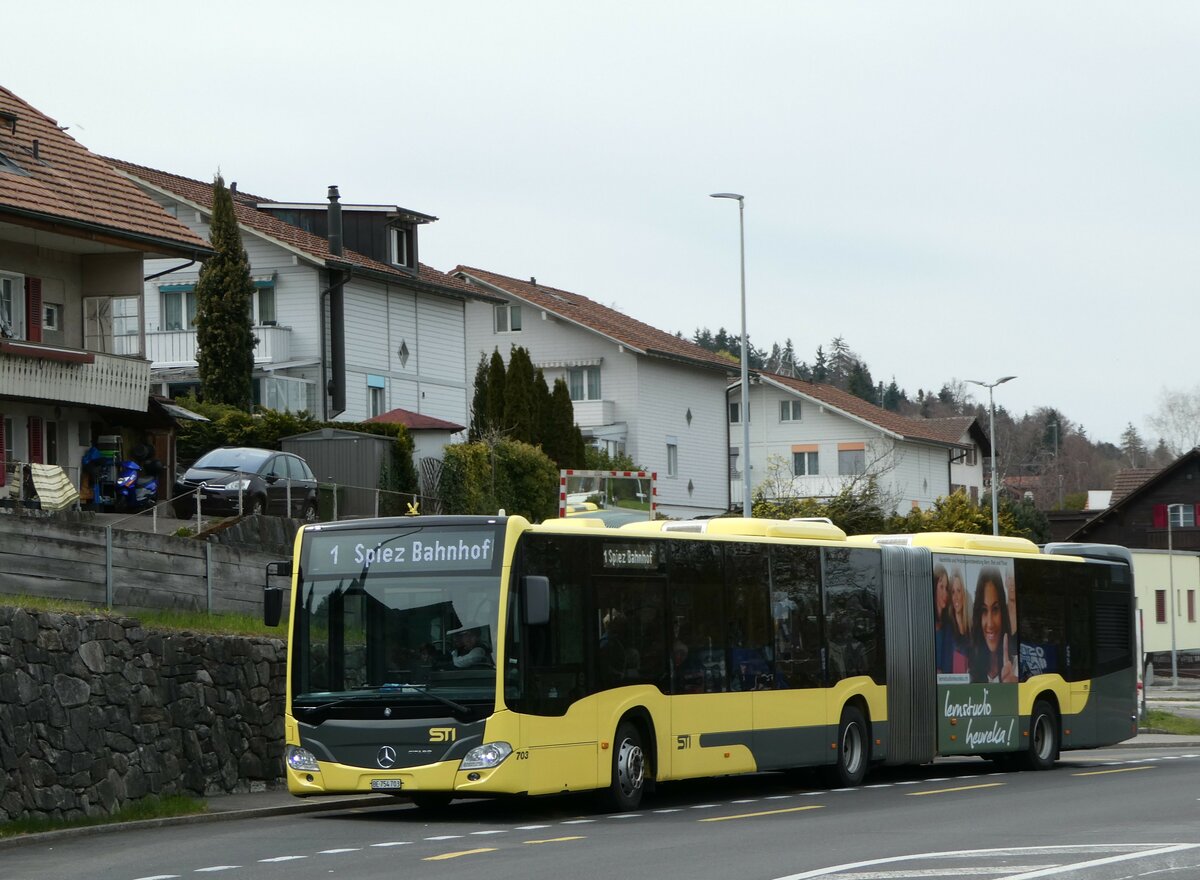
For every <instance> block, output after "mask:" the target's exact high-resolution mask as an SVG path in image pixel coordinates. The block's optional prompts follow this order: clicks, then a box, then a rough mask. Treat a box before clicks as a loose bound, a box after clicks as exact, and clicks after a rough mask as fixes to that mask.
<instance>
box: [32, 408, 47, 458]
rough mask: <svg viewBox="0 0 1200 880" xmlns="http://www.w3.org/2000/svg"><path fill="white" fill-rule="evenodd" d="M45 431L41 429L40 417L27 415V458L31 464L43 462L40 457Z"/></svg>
mask: <svg viewBox="0 0 1200 880" xmlns="http://www.w3.org/2000/svg"><path fill="white" fill-rule="evenodd" d="M44 437H45V432H43V431H42V417H41V416H30V417H29V460H30V461H31V462H32V463H33V464H44V463H45V462H44V461H43V459H42V451H43V442H42V441H43V438H44Z"/></svg>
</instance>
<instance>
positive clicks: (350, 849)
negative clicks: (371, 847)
mask: <svg viewBox="0 0 1200 880" xmlns="http://www.w3.org/2000/svg"><path fill="white" fill-rule="evenodd" d="M360 849H362V847H361V846H344V847H341V848H340V849H323V850H320V851H319V852H318V853H317V855H319V856H336V855H338V854H339V853H348V852H358V851H359V850H360Z"/></svg>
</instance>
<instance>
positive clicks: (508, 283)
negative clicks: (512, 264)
mask: <svg viewBox="0 0 1200 880" xmlns="http://www.w3.org/2000/svg"><path fill="white" fill-rule="evenodd" d="M454 272H455V273H459V272H461V273H463V274H464V275H467V276H468V277H470V278H474V279H477V280H479V281H481V282H483V283H485V284H490V285H493V286H494V287H497V288H500V289H501V290H503V291H505V292H506V293H508V294H511V295H512V296H514V297H516V298H517V299H520V300H522V301H523V302H527V303H529V304H530V305H533V306H536V307H537V308H539V309H542V310H544V311H546V312H549V313H550V314H552V315H556V316H558V317H560V318H562V319H564V320H567V321H570V322H572V323H574V324H578V325H579V326H581V327H586V328H587V329H589V330H594V331H596V332H597V333H600V334H602V335H604V336H608V337H609V338H611V339H614V340H616V341H617V342H619V343H621V344H622V345H625V346H628V347H629V348H631V349H634V350H636V351H640V352H643V353H645V354H647V355H652V356H657V357H665V358H670V359H674V360H683V361H687V362H690V363H694V364H697V365H700V366H705V367H712V368H720V369H723V370H726V371H728V372H730V373H736V372H737V371H738V364H737V362H735V361H730V360H728V359H727V358H723V357H721V356H720V355H719V354H715V353H714V352H711V351H708V350H707V349H704V348H701V347H700V346H698V345H696V344H695V343H694V342H688V341H687V340H686V339H680V338H679V337H678V336H672V335H671V334H670V333H667V332H666V331H665V330H659V329H658V328H657V327H651V326H650V325H649V324H643V323H642V322H641V321H638V320H636V319H635V318H631V317H629V316H628V315H623V314H621V313H620V312H618V311H617V310H616V309H610V308H609V307H608V306H602V305H600V303H598V302H595V301H594V300H590V299H588V298H587V297H586V296H580V295H579V294H578V293H571V292H570V291H568V290H559V289H557V288H554V287H547V286H546V285H544V284H536V283H534V282H533V281H521V280H519V279H517V278H510V277H509V276H507V275H499V274H497V273H495V272H488V271H486V270H484V269H473V268H471V267H470V266H459V267H458V268H457V269H455V270H454Z"/></svg>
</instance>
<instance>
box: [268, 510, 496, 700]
mask: <svg viewBox="0 0 1200 880" xmlns="http://www.w3.org/2000/svg"><path fill="white" fill-rule="evenodd" d="M498 537H499V535H498V533H497V530H496V529H495V528H492V527H489V528H486V529H479V528H457V527H440V528H432V529H431V528H414V529H403V530H401V531H400V532H399V533H396V532H391V533H386V532H382V533H381V532H379V531H375V532H370V533H368V532H366V530H363V531H357V532H348V531H338V532H333V531H331V532H329V533H327V534H325V535H318V536H314V537H313V538H312V539H311V540H310V541H308V542H307V544H306V551H305V553H304V555H303V556H302V561H301V573H302V580H301V582H300V594H299V596H298V601H297V604H296V619H295V621H294V623H293V629H292V639H293V653H294V678H293V681H292V688H293V693H294V695H295V696H294V700H295V703H296V704H297V705H298V706H309V707H314V708H316V707H320V706H332V705H333V704H334V702H337V703H338V704H339V705H349V704H351V703H355V702H358V703H361V701H362V700H363V698H364V696H367V697H368V698H369V696H368V695H371V694H374V695H376V696H378V697H379V698H381V699H387V700H389V701H395V700H397V699H401V698H404V699H406V700H410V701H411V700H414V699H415V700H417V701H418V702H419V701H422V700H424V702H425V703H427V704H428V709H425V710H423V711H426V712H440V711H444V709H445V702H446V701H447V700H450V701H452V702H455V703H464V702H470V703H471V704H472V705H474V706H478V705H479V704H480V703H481V702H483V701H489V702H490V701H492V700H494V698H495V690H496V668H495V659H494V657H495V648H496V635H497V628H498V624H499V615H498V600H499V591H500V589H499V588H500V577H499V564H498V561H497V556H498V551H497V549H496V541H497V539H498ZM351 696H353V700H350V699H349V698H350V697H351ZM439 704H441V705H439ZM414 711H416V707H415V706H414Z"/></svg>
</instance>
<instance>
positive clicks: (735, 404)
mask: <svg viewBox="0 0 1200 880" xmlns="http://www.w3.org/2000/svg"><path fill="white" fill-rule="evenodd" d="M741 423H742V404H741V402H740V401H737V400H731V401H729V424H731V425H740V424H741Z"/></svg>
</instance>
